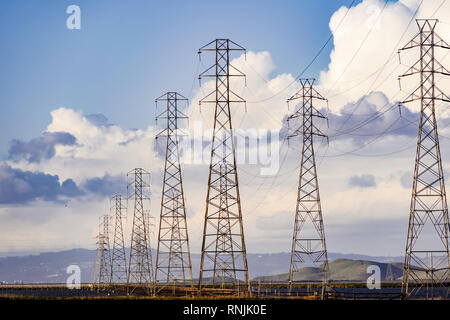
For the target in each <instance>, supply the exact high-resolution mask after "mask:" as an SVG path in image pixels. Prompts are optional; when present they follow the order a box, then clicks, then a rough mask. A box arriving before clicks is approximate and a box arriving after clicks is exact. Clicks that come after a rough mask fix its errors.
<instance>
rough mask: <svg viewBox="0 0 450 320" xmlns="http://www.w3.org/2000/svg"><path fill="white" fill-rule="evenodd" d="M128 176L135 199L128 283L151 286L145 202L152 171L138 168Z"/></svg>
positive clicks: (151, 270)
mask: <svg viewBox="0 0 450 320" xmlns="http://www.w3.org/2000/svg"><path fill="white" fill-rule="evenodd" d="M127 177H128V178H129V183H128V186H127V188H128V190H129V192H128V193H129V194H130V193H131V196H130V198H131V199H132V200H133V201H134V214H133V227H132V231H131V246H130V260H129V261H130V262H129V265H128V275H127V283H128V284H132V283H133V284H138V285H143V286H144V287H149V286H151V285H152V283H153V263H152V255H151V247H150V239H149V234H150V232H149V212H148V209H147V211H146V210H145V208H144V203H145V202H147V203H148V202H149V200H150V173H148V172H147V171H145V170H144V169H142V168H136V169H134V170H132V171H130V172H128V174H127ZM130 178H131V179H130ZM130 190H132V192H130ZM131 291H133V290H131Z"/></svg>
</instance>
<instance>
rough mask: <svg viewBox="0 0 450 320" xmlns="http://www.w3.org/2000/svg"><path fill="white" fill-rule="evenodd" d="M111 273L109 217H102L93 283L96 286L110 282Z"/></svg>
mask: <svg viewBox="0 0 450 320" xmlns="http://www.w3.org/2000/svg"><path fill="white" fill-rule="evenodd" d="M110 273H111V255H110V243H109V216H108V215H106V214H105V215H103V216H102V219H101V222H100V225H99V233H98V241H97V263H96V279H95V280H94V282H96V283H98V284H106V283H109V282H110Z"/></svg>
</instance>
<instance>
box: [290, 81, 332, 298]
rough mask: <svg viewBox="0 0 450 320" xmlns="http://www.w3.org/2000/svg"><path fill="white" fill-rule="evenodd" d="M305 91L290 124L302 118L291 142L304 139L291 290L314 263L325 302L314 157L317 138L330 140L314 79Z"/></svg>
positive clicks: (325, 268) (304, 84) (303, 83)
mask: <svg viewBox="0 0 450 320" xmlns="http://www.w3.org/2000/svg"><path fill="white" fill-rule="evenodd" d="M300 84H301V86H302V88H301V89H300V90H299V91H298V92H297V93H296V94H295V95H293V96H292V97H291V98H289V99H288V103H289V101H296V100H301V103H300V106H299V108H297V110H296V111H295V112H294V113H293V114H292V115H290V116H289V117H288V121H290V120H294V119H298V118H300V119H301V121H302V125H301V126H300V127H298V128H296V129H294V130H293V131H291V132H290V133H289V136H288V139H289V138H292V137H295V136H302V142H303V143H302V144H303V148H302V157H301V162H300V175H299V183H298V193H297V206H296V210H295V226H294V233H293V238H292V251H291V265H290V271H289V287H290V288H292V283H293V282H294V281H295V272H296V271H297V270H298V269H299V268H301V267H303V266H306V265H305V263H307V262H311V263H313V264H314V265H316V266H318V267H320V269H321V270H322V278H323V283H322V299H323V298H324V295H325V287H326V284H327V271H328V258H327V248H326V244H325V231H324V227H323V217H322V208H321V204H320V196H319V182H318V180H317V168H316V160H315V155H314V136H319V137H324V138H327V139H328V137H327V136H326V135H325V134H323V133H322V132H321V131H320V130H319V129H318V128H317V126H316V125H314V118H322V119H326V116H324V115H323V114H322V113H320V112H319V110H317V109H316V108H315V107H314V105H313V102H314V100H315V99H319V100H325V101H326V99H325V98H324V97H322V96H321V95H320V94H319V93H318V92H317V91H316V90H315V89H314V88H313V84H314V79H300Z"/></svg>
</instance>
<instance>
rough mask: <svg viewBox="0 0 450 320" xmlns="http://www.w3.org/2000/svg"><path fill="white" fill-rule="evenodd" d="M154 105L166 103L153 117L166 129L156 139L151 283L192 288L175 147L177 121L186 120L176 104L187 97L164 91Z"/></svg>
mask: <svg viewBox="0 0 450 320" xmlns="http://www.w3.org/2000/svg"><path fill="white" fill-rule="evenodd" d="M158 102H165V103H166V106H165V110H164V111H163V112H162V113H161V114H160V115H159V116H158V117H157V119H164V120H166V128H165V129H164V130H162V131H161V132H160V133H159V134H158V135H157V136H156V138H165V139H166V157H165V164H164V177H163V188H162V196H161V213H160V220H159V233H158V249H157V255H156V271H155V280H156V282H159V283H166V284H170V283H173V284H179V283H181V284H190V285H193V282H192V266H191V255H190V249H189V237H188V229H187V221H186V207H185V201H184V191H183V179H182V175H181V165H180V154H179V146H178V142H179V141H178V137H179V132H178V125H179V123H178V122H179V120H180V119H186V118H187V116H186V115H184V114H183V112H181V111H180V110H179V103H180V102H181V103H186V102H187V98H185V97H184V96H182V95H181V94H179V93H177V92H167V93H165V94H164V95H162V96H161V97H159V98H157V99H156V103H158Z"/></svg>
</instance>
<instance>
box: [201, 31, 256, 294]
mask: <svg viewBox="0 0 450 320" xmlns="http://www.w3.org/2000/svg"><path fill="white" fill-rule="evenodd" d="M205 51H213V52H214V53H215V60H214V61H215V63H214V64H213V65H212V66H211V67H210V68H208V69H207V70H206V71H204V72H203V73H202V74H200V76H199V78H200V79H202V78H205V77H212V78H214V79H215V89H214V90H213V91H212V92H211V93H210V94H208V95H207V96H206V97H205V98H203V99H202V100H200V101H199V103H200V104H201V103H213V104H214V105H215V115H214V132H213V138H212V144H211V163H210V168H209V178H208V191H207V196H206V210H205V220H204V229H203V242H202V255H201V261H200V278H199V286H200V288H201V286H202V283H203V282H208V283H211V284H221V285H224V284H234V285H235V286H236V285H239V281H241V279H242V280H244V281H245V286H246V287H247V286H248V284H249V282H248V267H247V256H246V249H245V241H244V228H243V225H242V211H241V199H240V195H239V184H238V174H237V170H236V155H235V148H234V140H233V131H232V125H231V110H230V104H231V103H235V102H236V103H237V102H245V101H244V100H243V99H242V98H241V97H239V96H238V95H237V94H235V93H234V92H233V91H232V90H231V89H230V78H232V77H240V76H245V75H244V74H243V73H242V72H240V71H239V70H237V69H236V68H235V67H233V66H232V65H231V64H230V53H232V52H233V51H245V49H244V48H242V47H241V46H239V45H238V44H236V43H234V42H233V41H231V40H229V39H216V40H213V41H211V42H210V43H208V44H207V45H205V46H203V47H202V48H200V49H199V54H201V53H202V52H205ZM224 186H226V187H224ZM239 275H240V276H239Z"/></svg>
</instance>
